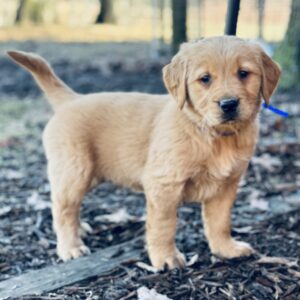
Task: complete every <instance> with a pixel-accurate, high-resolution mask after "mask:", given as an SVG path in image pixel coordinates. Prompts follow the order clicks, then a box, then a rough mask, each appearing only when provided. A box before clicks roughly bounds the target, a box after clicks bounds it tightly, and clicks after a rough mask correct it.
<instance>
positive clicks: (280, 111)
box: [262, 103, 289, 118]
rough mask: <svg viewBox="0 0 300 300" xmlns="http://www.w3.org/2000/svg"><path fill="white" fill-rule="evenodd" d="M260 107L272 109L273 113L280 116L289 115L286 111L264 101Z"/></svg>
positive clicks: (285, 116)
mask: <svg viewBox="0 0 300 300" xmlns="http://www.w3.org/2000/svg"><path fill="white" fill-rule="evenodd" d="M262 107H263V108H267V109H268V110H270V111H272V112H273V113H275V114H277V115H279V116H281V117H284V118H287V117H288V116H289V114H288V113H287V112H285V111H283V110H280V109H278V108H276V107H274V106H272V105H267V104H266V103H263V104H262Z"/></svg>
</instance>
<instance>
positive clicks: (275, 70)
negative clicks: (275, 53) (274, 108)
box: [261, 50, 281, 104]
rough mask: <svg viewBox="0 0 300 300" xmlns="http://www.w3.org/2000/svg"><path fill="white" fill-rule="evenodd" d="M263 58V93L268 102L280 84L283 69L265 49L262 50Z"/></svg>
mask: <svg viewBox="0 0 300 300" xmlns="http://www.w3.org/2000/svg"><path fill="white" fill-rule="evenodd" d="M261 59H262V86H261V93H262V96H263V98H264V100H265V102H266V103H267V104H269V103H270V98H271V96H272V94H273V92H274V91H275V89H276V86H277V84H278V81H279V78H280V74H281V70H280V67H279V65H278V64H277V63H276V62H274V61H273V60H272V59H271V58H270V57H269V56H268V55H267V54H266V53H265V52H264V51H263V50H261Z"/></svg>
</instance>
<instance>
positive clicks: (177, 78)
mask: <svg viewBox="0 0 300 300" xmlns="http://www.w3.org/2000/svg"><path fill="white" fill-rule="evenodd" d="M186 76H187V66H186V62H185V61H184V60H182V59H181V58H180V57H178V56H175V57H174V58H173V59H172V61H171V63H169V64H168V65H166V66H165V67H164V68H163V79H164V83H165V86H166V88H167V90H168V92H169V93H170V94H171V95H172V96H173V97H174V99H175V100H176V102H177V105H178V107H179V108H180V109H182V108H183V106H184V103H185V100H186V98H187V88H186Z"/></svg>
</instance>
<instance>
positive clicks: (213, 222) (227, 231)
mask: <svg viewBox="0 0 300 300" xmlns="http://www.w3.org/2000/svg"><path fill="white" fill-rule="evenodd" d="M237 185H238V181H236V182H234V183H231V184H228V186H227V187H224V188H222V189H221V190H220V192H219V193H218V194H217V195H216V196H215V197H213V198H212V199H209V200H207V201H206V202H204V203H203V208H202V216H203V222H204V230H205V235H206V237H207V239H208V243H209V247H210V249H211V251H212V253H214V254H216V255H218V256H221V257H224V258H233V257H239V256H249V255H250V254H251V253H253V249H252V248H251V246H250V245H249V244H247V243H245V242H241V241H236V240H234V239H233V238H232V237H231V208H232V206H233V203H234V200H235V196H236V191H237Z"/></svg>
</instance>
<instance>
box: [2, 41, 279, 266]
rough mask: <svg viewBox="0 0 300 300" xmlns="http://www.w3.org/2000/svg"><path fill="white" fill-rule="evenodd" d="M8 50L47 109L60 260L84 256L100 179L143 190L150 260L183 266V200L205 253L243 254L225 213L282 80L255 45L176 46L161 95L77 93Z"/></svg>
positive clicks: (247, 250) (36, 62)
mask: <svg viewBox="0 0 300 300" xmlns="http://www.w3.org/2000/svg"><path fill="white" fill-rule="evenodd" d="M8 54H9V55H10V57H11V58H12V59H14V60H15V61H16V62H17V63H19V64H20V65H21V66H23V67H25V68H26V69H27V70H29V71H30V72H31V73H32V74H33V76H34V78H35V79H36V81H37V82H38V84H39V86H40V87H41V89H42V90H43V91H44V92H45V94H46V96H47V98H48V100H49V102H50V104H51V105H52V107H53V109H54V111H55V113H54V116H53V117H52V119H51V120H50V121H49V123H48V124H47V126H46V129H45V131H44V135H43V142H44V147H45V150H46V156H47V159H48V175H49V180H50V184H51V197H52V202H53V209H52V211H53V225H54V229H55V232H56V235H57V253H58V255H59V257H60V258H61V259H63V260H68V259H71V258H76V257H78V256H81V255H83V254H87V253H89V249H88V248H87V247H86V246H85V245H84V243H83V241H82V239H81V237H80V232H81V228H80V227H81V226H80V218H79V211H80V205H81V202H82V200H83V198H84V195H85V193H87V192H88V190H89V189H91V188H92V187H93V186H94V185H95V184H97V183H100V182H101V181H103V180H104V179H106V180H112V181H113V182H115V183H117V184H121V185H126V186H131V187H134V188H142V189H143V190H144V192H145V195H146V198H147V222H146V225H147V226H146V229H147V230H146V241H147V246H148V252H149V257H150V260H151V262H152V264H153V266H155V267H157V268H161V267H163V266H164V265H165V264H167V265H168V266H169V267H170V268H174V267H182V266H184V265H185V258H184V255H183V254H182V253H181V252H180V251H179V250H178V249H177V248H176V245H175V242H174V238H175V232H176V210H177V207H178V206H179V205H180V204H181V203H182V202H183V201H196V202H201V203H202V206H203V208H202V212H203V220H204V228H205V234H206V236H207V239H208V243H209V246H210V249H211V251H212V252H213V253H215V254H216V255H219V256H221V257H224V258H232V257H237V256H243V255H249V254H251V252H252V251H253V250H252V248H251V246H250V245H248V244H246V243H244V242H241V241H236V240H234V239H233V238H232V237H231V235H230V231H231V226H230V211H231V208H232V205H233V203H234V200H235V196H236V191H237V187H238V183H239V180H240V178H241V176H242V175H243V173H244V172H245V170H246V169H247V166H248V162H249V160H250V158H251V155H252V153H253V150H254V147H255V143H256V139H257V133H258V122H257V114H258V111H259V108H260V105H261V99H262V98H263V99H264V101H266V102H267V103H268V102H269V100H270V96H271V95H272V93H273V92H274V89H275V87H276V85H277V82H278V80H279V77H280V69H279V67H278V66H277V64H276V63H274V62H273V61H272V59H271V58H270V57H268V56H267V55H266V54H265V53H264V51H263V50H262V49H261V48H260V47H259V46H258V45H255V44H252V43H250V42H247V41H244V40H242V39H239V38H236V37H229V36H223V37H212V38H206V39H202V40H200V41H197V42H193V43H187V44H184V45H183V46H182V47H181V49H180V51H179V53H178V54H176V55H175V56H174V58H173V59H172V61H171V63H170V64H168V65H167V66H165V67H164V69H163V79H164V82H165V85H166V87H167V89H168V91H169V95H148V94H142V93H98V94H88V95H81V94H77V93H75V92H74V91H73V90H71V89H70V88H69V87H67V86H66V85H65V84H64V83H63V82H62V81H61V80H60V79H58V78H57V77H56V75H55V74H54V72H53V70H52V69H51V67H50V66H49V65H48V63H47V62H46V61H45V60H44V59H42V58H41V57H40V56H37V55H34V54H29V53H24V52H14V51H11V52H8ZM120 205H122V204H121V203H120Z"/></svg>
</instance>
